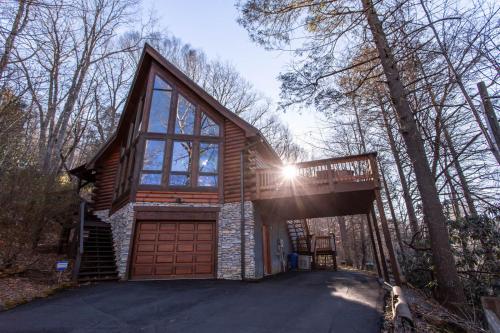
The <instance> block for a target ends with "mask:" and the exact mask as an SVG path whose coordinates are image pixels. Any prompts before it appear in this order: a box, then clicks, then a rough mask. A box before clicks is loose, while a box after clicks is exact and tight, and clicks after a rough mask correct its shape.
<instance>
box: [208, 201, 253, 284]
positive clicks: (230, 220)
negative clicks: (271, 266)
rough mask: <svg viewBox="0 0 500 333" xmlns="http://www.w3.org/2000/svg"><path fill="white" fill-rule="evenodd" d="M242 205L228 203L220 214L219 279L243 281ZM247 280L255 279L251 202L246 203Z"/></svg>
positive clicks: (223, 206)
mask: <svg viewBox="0 0 500 333" xmlns="http://www.w3.org/2000/svg"><path fill="white" fill-rule="evenodd" d="M240 226H241V204H240V203H239V202H236V203H226V204H224V205H222V207H221V211H220V213H219V243H218V249H219V250H218V253H217V263H218V270H217V277H218V278H219V279H227V280H240V279H241V230H240ZM245 278H247V279H254V278H255V221H254V207H253V204H252V202H251V201H245Z"/></svg>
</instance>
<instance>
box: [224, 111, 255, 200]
mask: <svg viewBox="0 0 500 333" xmlns="http://www.w3.org/2000/svg"><path fill="white" fill-rule="evenodd" d="M224 131H225V137H224V162H223V174H224V179H223V188H224V202H238V201H240V200H241V186H240V184H241V172H240V165H241V155H240V154H241V151H242V150H243V149H244V148H245V146H246V144H247V139H246V137H245V133H244V132H243V130H242V129H241V128H239V127H238V126H236V125H235V124H234V123H233V122H231V121H229V120H227V119H226V120H225V121H224ZM245 197H246V200H249V198H250V195H249V194H248V193H247V194H246V196H245Z"/></svg>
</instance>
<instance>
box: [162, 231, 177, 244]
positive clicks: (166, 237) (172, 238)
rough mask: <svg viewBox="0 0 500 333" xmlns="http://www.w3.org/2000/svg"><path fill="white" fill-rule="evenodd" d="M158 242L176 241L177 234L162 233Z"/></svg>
mask: <svg viewBox="0 0 500 333" xmlns="http://www.w3.org/2000/svg"><path fill="white" fill-rule="evenodd" d="M158 240H159V241H172V242H173V241H175V233H171V234H166V233H161V234H159V235H158Z"/></svg>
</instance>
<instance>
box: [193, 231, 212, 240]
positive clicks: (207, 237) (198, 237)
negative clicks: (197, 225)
mask: <svg viewBox="0 0 500 333" xmlns="http://www.w3.org/2000/svg"><path fill="white" fill-rule="evenodd" d="M196 240H199V241H212V240H213V236H212V234H205V233H203V234H198V235H196Z"/></svg>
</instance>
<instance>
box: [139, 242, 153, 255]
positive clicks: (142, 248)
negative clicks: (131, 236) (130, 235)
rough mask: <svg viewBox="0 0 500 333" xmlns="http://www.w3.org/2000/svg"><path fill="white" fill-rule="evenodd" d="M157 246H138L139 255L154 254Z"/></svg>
mask: <svg viewBox="0 0 500 333" xmlns="http://www.w3.org/2000/svg"><path fill="white" fill-rule="evenodd" d="M154 250H155V244H154V243H152V244H138V245H137V253H141V252H154Z"/></svg>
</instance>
